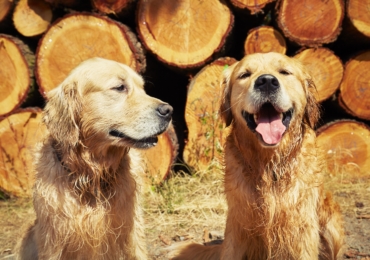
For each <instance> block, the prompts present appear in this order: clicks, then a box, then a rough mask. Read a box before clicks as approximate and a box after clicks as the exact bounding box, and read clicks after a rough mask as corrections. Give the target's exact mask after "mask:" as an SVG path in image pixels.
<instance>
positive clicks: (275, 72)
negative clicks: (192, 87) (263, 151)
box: [220, 53, 319, 147]
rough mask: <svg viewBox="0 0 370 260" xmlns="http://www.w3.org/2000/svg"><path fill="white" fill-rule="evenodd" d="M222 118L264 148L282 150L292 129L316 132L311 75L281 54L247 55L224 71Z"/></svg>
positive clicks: (297, 62)
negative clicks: (302, 127) (239, 126)
mask: <svg viewBox="0 0 370 260" xmlns="http://www.w3.org/2000/svg"><path fill="white" fill-rule="evenodd" d="M223 84H224V88H223V91H224V92H223V98H222V104H221V108H220V113H221V116H222V117H223V120H224V121H225V122H226V124H227V125H230V124H231V122H232V121H234V122H235V124H238V123H241V122H242V123H243V124H244V125H245V126H246V128H248V131H251V132H253V133H254V134H255V135H256V136H257V138H258V139H259V141H260V144H261V145H262V146H264V147H275V146H278V145H279V143H280V141H281V140H282V138H283V136H284V135H285V133H287V132H288V131H289V129H290V128H291V127H292V125H297V124H298V125H300V124H306V125H308V126H309V127H311V128H313V127H314V125H315V123H316V122H317V120H318V115H319V111H318V106H317V103H316V101H315V98H314V95H313V94H312V91H314V90H315V86H314V84H313V81H312V80H311V77H310V75H309V74H308V73H307V72H306V69H305V67H304V66H303V65H302V64H301V63H300V62H299V61H298V60H296V59H294V58H289V57H287V56H285V55H282V54H279V53H264V54H262V53H256V54H251V55H247V56H246V57H244V58H243V59H242V60H241V61H240V62H238V63H235V64H233V65H232V66H231V67H229V68H228V69H227V70H225V71H224V78H223Z"/></svg>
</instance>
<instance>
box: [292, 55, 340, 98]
mask: <svg viewBox="0 0 370 260" xmlns="http://www.w3.org/2000/svg"><path fill="white" fill-rule="evenodd" d="M295 57H296V58H297V59H299V60H301V61H302V62H303V63H304V64H305V65H306V67H307V68H308V70H309V72H310V75H311V76H312V77H313V80H314V82H315V86H316V90H317V91H316V92H315V97H316V100H317V101H319V102H322V101H324V100H326V99H328V98H329V97H331V96H332V95H333V94H334V93H335V92H336V91H337V89H338V88H339V84H340V82H341V81H342V78H343V70H344V69H343V63H342V61H341V60H340V59H339V58H338V57H337V56H336V55H335V54H334V53H333V52H332V51H331V50H329V49H327V48H317V49H306V50H304V51H302V52H300V53H298V54H297V55H295Z"/></svg>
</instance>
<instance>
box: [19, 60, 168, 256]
mask: <svg viewBox="0 0 370 260" xmlns="http://www.w3.org/2000/svg"><path fill="white" fill-rule="evenodd" d="M171 115H172V107H171V106H170V105H169V104H167V103H165V102H163V101H161V100H159V99H156V98H153V97H150V96H148V95H147V94H146V93H145V91H144V80H143V78H142V77H141V76H140V75H138V74H137V73H136V72H135V71H134V70H132V69H131V68H130V67H129V66H127V65H125V64H121V63H119V62H116V61H112V60H107V59H103V58H97V57H96V58H92V59H89V60H86V61H84V62H82V63H81V64H80V65H79V66H77V67H76V68H75V69H74V70H72V72H71V73H70V74H69V75H68V76H67V77H66V78H65V79H64V81H63V82H62V83H61V84H60V85H59V86H58V87H57V88H55V89H53V90H51V91H50V92H48V93H47V104H46V106H45V108H44V112H43V121H44V123H45V125H46V126H47V129H48V134H47V136H46V137H45V140H44V142H43V143H41V144H40V145H39V146H38V147H37V149H36V152H35V168H36V181H35V185H34V192H33V204H34V209H35V212H36V221H35V223H34V224H33V225H32V226H31V227H29V229H28V230H27V232H26V233H25V235H24V237H23V239H22V240H21V241H20V243H19V245H18V249H17V250H16V251H17V255H16V259H22V260H26V259H30V260H35V259H40V260H41V259H45V260H52V259H54V260H57V259H58V260H61V259H66V260H70V259H80V260H82V259H88V260H95V259H104V260H108V259H112V260H117V259H140V260H141V259H147V258H148V256H147V250H146V243H145V234H144V227H143V220H142V209H141V204H140V190H141V187H142V184H141V178H142V177H143V175H144V169H143V165H142V163H141V155H140V152H139V151H138V150H136V149H132V148H139V149H146V148H150V147H153V146H154V145H156V144H157V142H158V138H157V136H158V135H159V134H161V133H163V132H164V131H166V129H167V127H168V125H169V124H170V123H171Z"/></svg>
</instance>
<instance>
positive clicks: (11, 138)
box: [0, 109, 46, 196]
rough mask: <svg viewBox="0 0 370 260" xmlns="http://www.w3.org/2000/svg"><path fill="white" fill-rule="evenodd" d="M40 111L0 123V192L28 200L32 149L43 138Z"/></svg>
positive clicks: (15, 115) (9, 118)
mask: <svg viewBox="0 0 370 260" xmlns="http://www.w3.org/2000/svg"><path fill="white" fill-rule="evenodd" d="M45 133H46V127H45V126H44V125H43V124H42V123H41V110H39V109H27V110H20V111H18V112H17V113H14V114H12V115H10V116H8V117H6V118H4V119H3V120H2V121H0V146H1V147H0V189H1V190H3V191H5V192H6V193H9V194H11V195H15V196H30V195H31V188H32V185H33V183H34V176H35V173H34V166H33V162H34V158H33V154H34V148H35V145H36V143H38V142H39V141H41V139H42V138H43V137H44V136H45Z"/></svg>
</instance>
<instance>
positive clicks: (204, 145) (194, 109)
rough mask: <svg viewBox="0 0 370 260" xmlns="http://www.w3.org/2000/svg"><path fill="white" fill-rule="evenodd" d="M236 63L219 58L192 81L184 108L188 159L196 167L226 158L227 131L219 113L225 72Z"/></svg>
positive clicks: (207, 165) (203, 168)
mask: <svg viewBox="0 0 370 260" xmlns="http://www.w3.org/2000/svg"><path fill="white" fill-rule="evenodd" d="M234 62H236V60H235V59H233V58H227V57H226V58H220V59H218V60H216V61H214V62H212V63H211V64H209V65H207V66H205V67H204V68H203V69H202V70H201V71H200V72H199V73H198V74H197V75H195V77H194V78H193V79H192V80H191V82H190V84H189V87H188V99H187V101H186V107H185V121H186V124H187V127H188V131H189V134H188V140H187V142H186V144H185V148H184V160H185V162H186V163H187V164H188V165H190V166H191V167H194V168H195V170H205V169H207V168H208V167H212V164H214V163H216V164H219V163H221V162H222V160H223V146H224V141H225V138H226V136H227V134H228V130H227V129H225V126H224V124H223V122H222V120H221V117H220V116H219V113H218V111H219V107H220V102H221V99H220V97H221V84H220V83H221V79H222V71H223V70H224V69H225V68H226V67H228V66H229V65H231V64H233V63H234Z"/></svg>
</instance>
